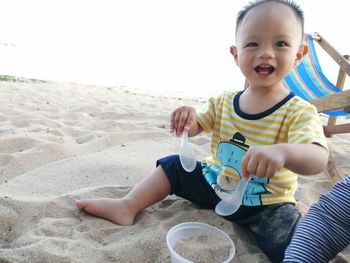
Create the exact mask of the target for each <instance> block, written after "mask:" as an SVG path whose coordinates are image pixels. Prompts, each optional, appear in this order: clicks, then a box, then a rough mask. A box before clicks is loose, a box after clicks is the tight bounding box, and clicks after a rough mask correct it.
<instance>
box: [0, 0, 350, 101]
mask: <svg viewBox="0 0 350 263" xmlns="http://www.w3.org/2000/svg"><path fill="white" fill-rule="evenodd" d="M247 2H248V1H246V0H244V1H243V0H147V1H146V0H50V1H47V0H22V1H21V0H3V1H1V13H0V32H1V34H0V74H7V75H15V76H23V77H30V78H40V79H50V80H64V81H75V82H79V83H92V84H104V85H124V86H130V87H136V88H147V89H156V90H165V91H169V90H170V91H171V90H179V91H181V92H187V93H194V94H199V93H200V92H203V93H204V94H205V95H208V94H217V93H218V92H219V91H221V90H224V89H241V88H242V85H243V81H244V79H243V77H242V74H241V73H240V71H239V70H238V69H237V67H236V65H235V63H234V61H233V58H232V57H231V55H230V53H229V47H230V45H232V44H234V28H235V18H236V14H237V12H238V11H239V10H240V9H241V8H242V7H243V6H244V5H245V4H246V3H247ZM297 2H298V3H299V4H300V5H301V7H302V8H303V10H304V12H305V19H306V24H305V26H306V32H310V33H312V32H315V31H317V32H320V33H321V34H322V35H323V36H324V37H325V38H326V39H328V40H329V41H330V42H331V43H332V44H333V45H334V46H335V47H336V48H337V49H338V50H339V51H340V52H341V53H342V54H346V53H347V54H349V53H350V45H349V42H350V41H349V38H350V37H349V34H348V31H349V30H348V27H349V22H348V21H349V20H348V16H349V14H348V10H349V5H350V4H349V3H350V1H348V0H332V1H317V0H307V1H306V0H305V1H301V0H298V1H297ZM322 61H323V58H321V62H322ZM325 61H327V60H325ZM323 64H325V66H323V69H324V71H325V72H331V73H332V74H333V75H334V74H336V71H335V64H334V65H332V66H329V65H330V63H329V62H326V63H323ZM326 66H327V67H326ZM335 79H336V76H334V77H333V79H331V80H335ZM348 81H349V80H348Z"/></svg>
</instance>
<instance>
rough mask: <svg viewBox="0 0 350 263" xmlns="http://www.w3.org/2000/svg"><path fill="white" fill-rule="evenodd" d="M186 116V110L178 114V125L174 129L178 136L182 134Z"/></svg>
mask: <svg viewBox="0 0 350 263" xmlns="http://www.w3.org/2000/svg"><path fill="white" fill-rule="evenodd" d="M187 118H188V112H187V111H183V112H181V115H180V117H179V121H178V126H177V129H176V134H177V135H178V136H180V135H181V134H182V132H183V130H184V127H185V123H186V122H187Z"/></svg>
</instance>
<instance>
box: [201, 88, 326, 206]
mask: <svg viewBox="0 0 350 263" xmlns="http://www.w3.org/2000/svg"><path fill="white" fill-rule="evenodd" d="M242 93H243V92H242V91H241V92H224V93H223V94H221V95H220V96H218V97H215V98H214V97H213V98H210V99H209V101H208V103H207V104H206V105H205V106H204V107H203V108H202V109H200V110H199V111H198V112H197V121H198V123H199V124H200V125H201V126H202V128H203V129H204V131H205V132H211V133H212V137H211V155H210V156H209V157H207V158H206V159H205V163H206V164H207V165H208V166H216V167H222V165H224V164H222V163H221V162H220V160H219V159H218V158H217V148H218V145H219V143H220V142H230V139H232V138H233V135H234V134H236V133H240V134H242V135H243V136H244V137H245V144H247V145H248V146H262V145H271V144H276V143H291V144H299V143H316V144H320V145H322V146H323V147H325V148H327V142H326V139H325V137H324V134H323V129H322V124H321V121H320V119H319V115H318V113H317V111H316V108H315V107H314V106H313V105H311V104H310V103H308V102H306V101H304V100H302V99H301V98H299V97H297V96H294V94H293V93H290V94H289V95H288V96H287V97H286V98H285V99H283V100H282V101H280V102H279V103H277V104H276V105H275V106H273V107H272V108H270V109H268V110H267V111H264V112H262V113H259V114H254V115H251V114H246V113H244V112H242V111H241V110H240V108H239V103H238V101H239V97H240V95H241V94H242ZM227 176H230V175H229V174H227ZM231 176H232V175H231ZM297 178H298V175H297V174H295V173H294V172H292V171H290V170H288V169H286V168H282V169H280V170H279V171H278V172H277V173H276V174H275V175H274V176H273V177H272V178H270V179H269V180H268V181H263V180H261V181H260V182H258V181H256V182H255V183H257V184H260V189H264V191H257V192H254V191H252V192H250V193H247V192H246V196H245V198H247V200H249V199H251V200H253V199H254V200H259V201H258V202H257V201H254V202H253V201H252V202H250V203H249V202H248V201H247V202H244V205H252V206H255V205H262V204H263V205H266V204H273V203H280V202H295V199H294V194H295V191H296V188H297ZM236 179H239V178H236Z"/></svg>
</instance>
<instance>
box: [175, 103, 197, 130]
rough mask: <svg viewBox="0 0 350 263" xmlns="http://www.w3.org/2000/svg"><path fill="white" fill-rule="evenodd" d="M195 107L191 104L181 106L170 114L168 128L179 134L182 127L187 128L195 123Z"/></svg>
mask: <svg viewBox="0 0 350 263" xmlns="http://www.w3.org/2000/svg"><path fill="white" fill-rule="evenodd" d="M196 116H197V113H196V109H195V108H193V107H191V106H182V107H180V108H177V109H176V110H174V111H173V112H172V114H171V120H170V130H171V132H175V134H176V136H180V135H181V134H182V132H183V131H184V129H186V130H189V129H190V127H191V126H192V125H194V124H195V123H196Z"/></svg>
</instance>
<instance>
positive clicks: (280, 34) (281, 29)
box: [231, 3, 307, 88]
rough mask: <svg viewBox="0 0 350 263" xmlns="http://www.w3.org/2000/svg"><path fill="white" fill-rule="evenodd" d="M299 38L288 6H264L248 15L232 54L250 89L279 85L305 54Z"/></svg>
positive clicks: (299, 30) (277, 4)
mask: <svg viewBox="0 0 350 263" xmlns="http://www.w3.org/2000/svg"><path fill="white" fill-rule="evenodd" d="M301 35H302V33H301V25H300V22H299V21H298V20H297V17H296V15H295V14H294V13H293V10H292V9H291V8H289V7H288V6H285V5H283V4H279V3H267V4H263V5H261V6H258V7H255V8H253V9H251V10H250V11H248V13H247V14H246V16H245V17H244V19H243V21H242V23H241V24H240V25H239V27H238V29H237V33H236V42H237V47H236V48H235V49H231V52H232V53H233V55H234V57H235V60H236V62H237V64H238V66H239V67H240V69H241V71H242V73H243V74H244V75H245V77H246V78H247V79H248V80H249V83H250V86H251V87H252V88H255V87H257V88H259V87H275V86H276V85H280V81H281V80H282V79H283V78H284V77H285V76H286V75H287V74H288V73H289V71H290V70H291V68H292V67H293V66H294V65H295V64H296V62H297V61H298V60H299V59H301V57H302V56H303V54H305V53H306V52H307V47H305V46H304V45H301V39H302V36H301Z"/></svg>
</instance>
